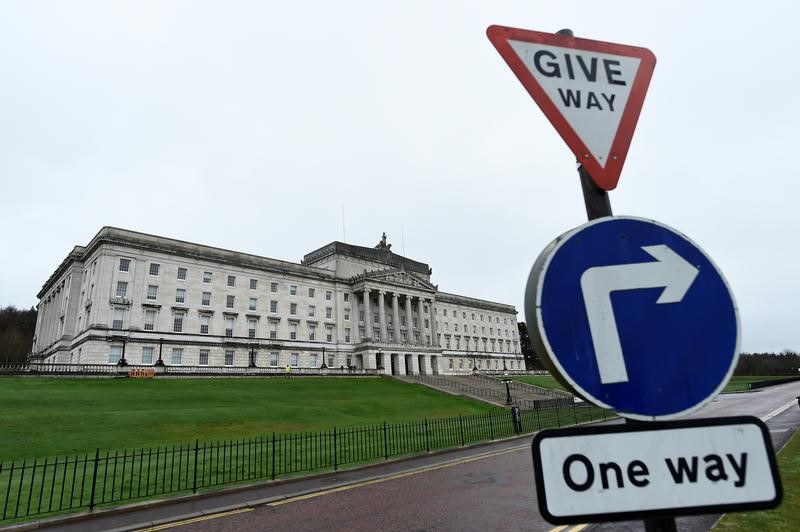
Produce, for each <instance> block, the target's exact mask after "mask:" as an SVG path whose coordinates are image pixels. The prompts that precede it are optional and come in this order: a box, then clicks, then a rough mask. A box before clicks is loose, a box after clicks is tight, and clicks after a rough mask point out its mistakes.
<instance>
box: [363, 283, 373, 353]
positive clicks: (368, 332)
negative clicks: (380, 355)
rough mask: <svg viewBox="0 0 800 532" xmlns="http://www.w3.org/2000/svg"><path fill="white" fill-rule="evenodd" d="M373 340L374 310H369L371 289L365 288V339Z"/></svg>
mask: <svg viewBox="0 0 800 532" xmlns="http://www.w3.org/2000/svg"><path fill="white" fill-rule="evenodd" d="M370 338H372V310H371V309H370V308H369V288H364V338H362V340H368V339H370Z"/></svg>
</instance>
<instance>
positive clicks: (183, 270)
mask: <svg viewBox="0 0 800 532" xmlns="http://www.w3.org/2000/svg"><path fill="white" fill-rule="evenodd" d="M178 280H179V281H185V280H186V268H178Z"/></svg>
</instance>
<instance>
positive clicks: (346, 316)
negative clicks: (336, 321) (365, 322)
mask: <svg viewBox="0 0 800 532" xmlns="http://www.w3.org/2000/svg"><path fill="white" fill-rule="evenodd" d="M344 321H350V309H349V308H346V309H344Z"/></svg>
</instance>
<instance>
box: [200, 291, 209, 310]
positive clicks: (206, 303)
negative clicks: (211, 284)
mask: <svg viewBox="0 0 800 532" xmlns="http://www.w3.org/2000/svg"><path fill="white" fill-rule="evenodd" d="M200 304H201V305H203V306H205V307H207V306H209V305H210V304H211V292H203V298H202V300H201V301H200Z"/></svg>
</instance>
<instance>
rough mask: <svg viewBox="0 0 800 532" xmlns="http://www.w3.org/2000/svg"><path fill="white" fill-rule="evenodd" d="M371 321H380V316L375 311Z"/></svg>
mask: <svg viewBox="0 0 800 532" xmlns="http://www.w3.org/2000/svg"><path fill="white" fill-rule="evenodd" d="M372 321H373V323H378V322H379V321H380V316H379V315H378V313H377V312H376V313H375V314H374V315H373V316H372Z"/></svg>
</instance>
